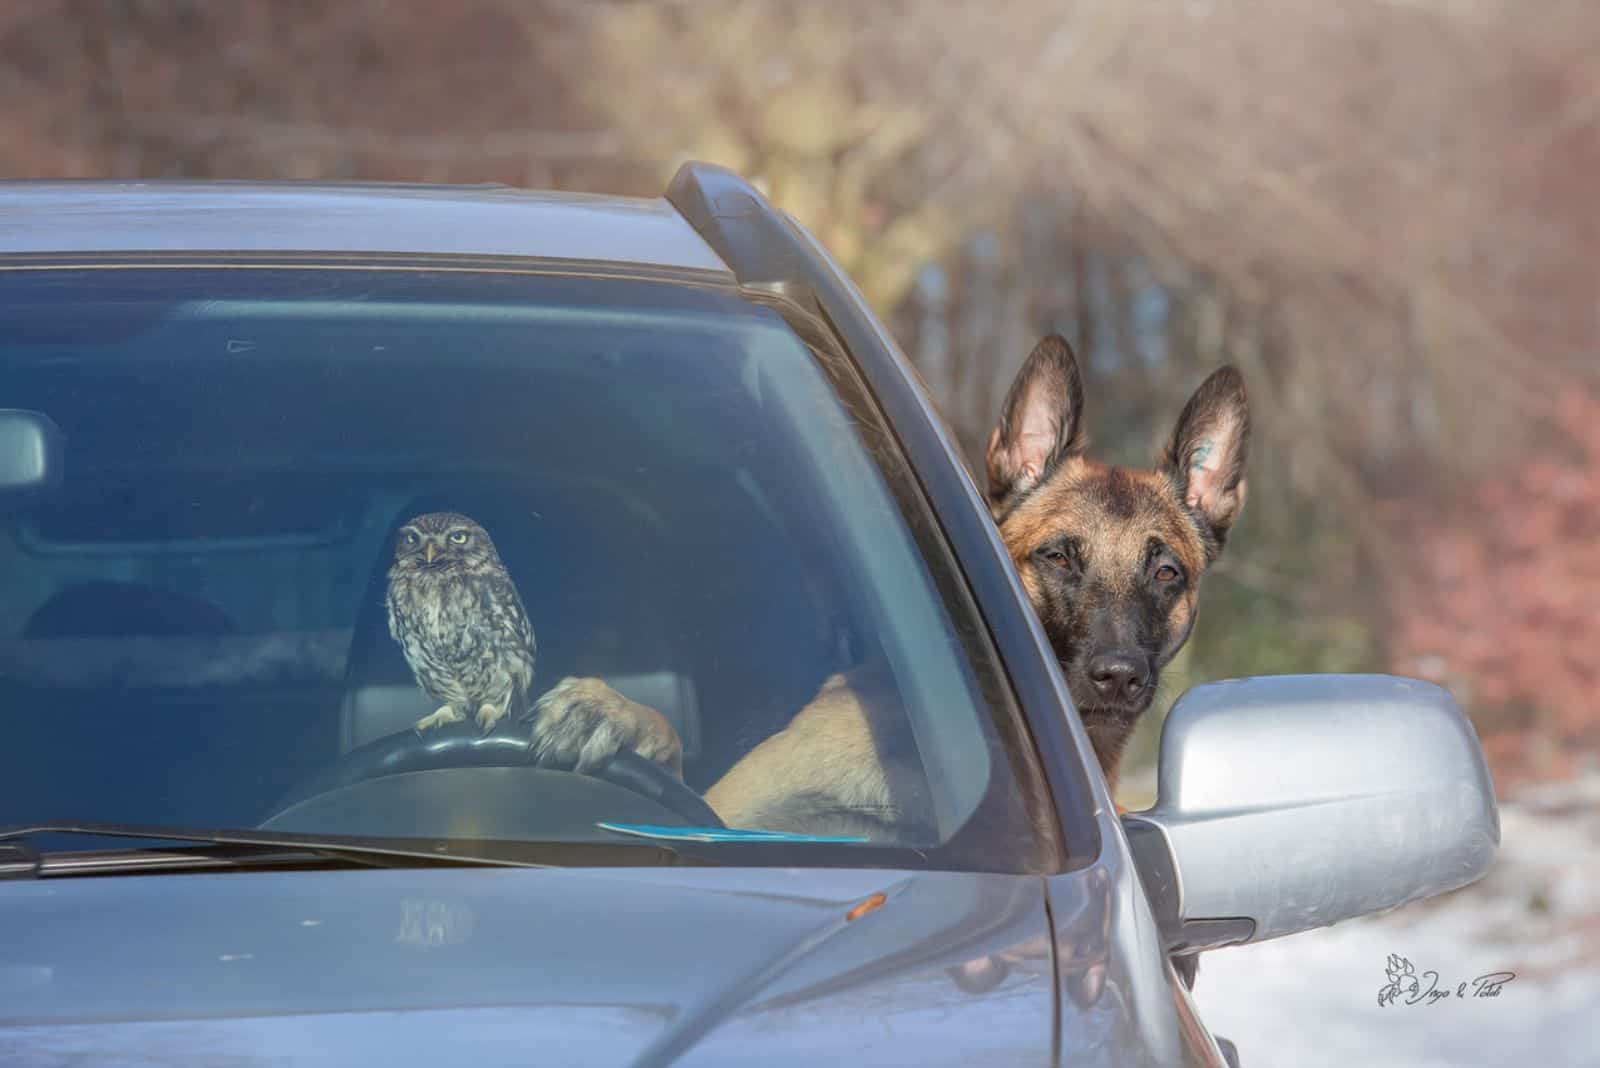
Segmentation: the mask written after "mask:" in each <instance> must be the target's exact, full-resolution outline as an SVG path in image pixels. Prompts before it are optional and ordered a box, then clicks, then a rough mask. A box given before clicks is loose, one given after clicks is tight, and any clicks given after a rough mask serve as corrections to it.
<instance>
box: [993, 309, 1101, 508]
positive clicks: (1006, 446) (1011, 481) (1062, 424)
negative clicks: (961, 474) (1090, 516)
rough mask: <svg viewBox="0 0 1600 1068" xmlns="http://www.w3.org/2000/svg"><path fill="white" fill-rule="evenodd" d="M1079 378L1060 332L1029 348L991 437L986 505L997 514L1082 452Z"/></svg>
mask: <svg viewBox="0 0 1600 1068" xmlns="http://www.w3.org/2000/svg"><path fill="white" fill-rule="evenodd" d="M1083 444H1084V438H1083V379H1082V378H1081V377H1080V376H1079V374H1078V361H1077V358H1076V357H1074V356H1073V355H1072V346H1070V345H1068V344H1067V340H1066V338H1064V337H1062V336H1061V335H1059V334H1051V335H1049V336H1048V337H1045V338H1044V339H1043V340H1041V341H1040V342H1039V343H1038V344H1037V345H1035V346H1034V347H1033V351H1032V352H1031V353H1029V354H1028V358H1027V360H1026V361H1024V363H1023V365H1022V370H1020V371H1018V372H1017V378H1016V381H1014V382H1012V383H1011V389H1010V391H1009V392H1008V393H1007V394H1006V403H1005V407H1004V408H1003V409H1002V410H1001V414H1000V425H998V426H996V427H995V428H994V433H993V434H991V435H989V451H988V456H987V460H988V467H989V504H990V506H991V507H992V508H994V509H996V510H998V509H999V508H1000V507H1001V506H1002V505H1004V504H1005V503H1006V502H1007V501H1010V500H1012V499H1013V498H1015V497H1016V496H1017V495H1018V494H1020V493H1025V492H1027V491H1028V490H1029V489H1031V488H1032V487H1034V486H1035V485H1037V484H1038V483H1039V481H1040V480H1041V479H1043V478H1045V477H1046V476H1047V475H1049V474H1050V472H1051V471H1053V470H1054V469H1055V467H1056V465H1057V464H1059V463H1060V462H1061V461H1062V460H1064V459H1066V458H1067V457H1068V456H1072V455H1074V454H1075V453H1079V452H1081V451H1083Z"/></svg>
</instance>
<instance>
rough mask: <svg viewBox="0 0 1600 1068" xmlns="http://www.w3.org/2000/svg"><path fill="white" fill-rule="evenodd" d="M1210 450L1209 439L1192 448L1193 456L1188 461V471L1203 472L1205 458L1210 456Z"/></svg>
mask: <svg viewBox="0 0 1600 1068" xmlns="http://www.w3.org/2000/svg"><path fill="white" fill-rule="evenodd" d="M1211 448H1212V445H1211V439H1210V438H1207V439H1206V440H1204V441H1202V442H1201V443H1200V444H1198V445H1196V446H1195V448H1194V456H1192V457H1191V458H1190V460H1189V470H1191V471H1204V470H1205V467H1206V457H1208V456H1210V455H1211Z"/></svg>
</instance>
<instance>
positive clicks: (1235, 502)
mask: <svg viewBox="0 0 1600 1068" xmlns="http://www.w3.org/2000/svg"><path fill="white" fill-rule="evenodd" d="M1249 452H1250V404H1249V401H1248V400H1247V399H1246V397H1245V392H1244V377H1243V376H1242V375H1240V374H1239V372H1238V370H1237V369H1236V368H1233V367H1222V368H1219V369H1218V370H1216V371H1214V372H1212V374H1211V377H1210V378H1208V379H1206V380H1205V381H1204V382H1203V383H1201V385H1200V388H1199V389H1197V390H1195V393H1194V396H1192V397H1190V398H1189V403H1188V404H1186V405H1184V408H1183V414H1182V415H1180V416H1178V425H1177V427H1176V428H1175V429H1174V430H1173V432H1172V439H1171V440H1170V441H1168V442H1167V446H1166V448H1165V449H1163V450H1162V452H1161V468H1162V470H1163V471H1165V472H1166V474H1167V476H1168V477H1169V478H1171V479H1172V482H1173V485H1175V486H1176V487H1177V489H1178V493H1179V494H1180V495H1181V496H1182V498H1183V502H1184V504H1185V505H1186V506H1187V507H1188V508H1189V509H1190V511H1192V512H1193V513H1194V514H1195V516H1196V518H1198V519H1199V520H1200V523H1201V526H1202V530H1203V532H1204V533H1205V534H1207V535H1208V536H1209V538H1210V539H1211V542H1212V544H1211V545H1210V546H1209V550H1210V554H1211V556H1213V557H1215V556H1216V555H1217V553H1219V552H1221V551H1222V546H1223V543H1224V542H1226V541H1227V538H1228V528H1229V527H1231V526H1233V521H1234V520H1235V519H1237V518H1238V517H1239V510H1240V509H1241V508H1243V507H1244V495H1245V478H1244V465H1245V460H1246V459H1247V458H1248V456H1249Z"/></svg>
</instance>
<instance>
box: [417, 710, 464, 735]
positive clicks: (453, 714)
mask: <svg viewBox="0 0 1600 1068" xmlns="http://www.w3.org/2000/svg"><path fill="white" fill-rule="evenodd" d="M466 718H467V717H466V716H463V715H462V714H461V713H460V712H457V711H456V710H455V708H454V706H452V705H445V706H444V707H443V708H441V709H439V711H437V712H435V713H434V714H433V715H431V716H423V717H422V718H421V719H419V720H417V731H418V732H419V733H420V732H422V731H426V730H432V729H433V728H434V727H443V726H445V725H447V724H450V723H460V722H461V721H462V720H464V719H466Z"/></svg>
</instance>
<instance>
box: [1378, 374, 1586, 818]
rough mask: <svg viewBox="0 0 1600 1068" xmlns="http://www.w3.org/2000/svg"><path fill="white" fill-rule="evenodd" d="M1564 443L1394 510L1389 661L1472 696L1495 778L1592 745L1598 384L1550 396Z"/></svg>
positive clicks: (1544, 770)
mask: <svg viewBox="0 0 1600 1068" xmlns="http://www.w3.org/2000/svg"><path fill="white" fill-rule="evenodd" d="M1550 417H1551V422H1552V424H1553V425H1554V427H1555V428H1556V429H1558V430H1559V431H1561V433H1562V436H1563V437H1564V438H1566V439H1567V441H1568V442H1570V445H1568V447H1566V448H1564V449H1562V450H1561V451H1560V453H1559V454H1553V453H1550V452H1546V453H1544V454H1542V455H1539V456H1536V457H1531V458H1529V459H1526V460H1524V461H1522V462H1521V463H1519V464H1516V465H1513V466H1512V467H1511V468H1510V469H1509V470H1507V471H1505V472H1503V473H1500V474H1497V475H1494V476H1492V477H1489V478H1486V479H1485V480H1483V481H1482V482H1481V483H1479V484H1478V485H1476V486H1474V487H1472V488H1471V489H1470V490H1469V492H1468V493H1467V494H1466V496H1465V498H1464V500H1463V502H1462V503H1461V504H1458V505H1457V506H1455V507H1451V508H1438V507H1424V506H1420V505H1416V504H1412V505H1409V506H1407V507H1406V508H1403V509H1401V510H1399V511H1398V512H1397V513H1395V519H1396V522H1397V524H1398V525H1399V528H1400V531H1399V532H1400V534H1401V537H1400V538H1399V539H1398V541H1397V543H1398V544H1403V545H1407V546H1409V552H1410V555H1409V556H1408V557H1407V559H1406V560H1405V566H1404V567H1401V568H1397V569H1396V574H1395V576H1394V579H1393V581H1392V582H1391V583H1390V584H1389V589H1390V591H1391V602H1390V607H1391V611H1390V617H1391V621H1392V624H1393V630H1392V632H1391V635H1390V650H1391V655H1392V659H1393V663H1394V666H1395V669H1396V670H1397V671H1400V672H1402V673H1404V674H1408V675H1414V676H1418V677H1421V678H1427V679H1432V680H1434V681H1437V682H1440V683H1442V684H1444V685H1446V686H1448V687H1449V688H1450V689H1451V691H1452V692H1453V693H1454V694H1455V695H1456V696H1457V697H1458V699H1460V700H1461V701H1462V702H1463V703H1464V704H1466V705H1467V706H1468V707H1469V708H1471V709H1472V711H1473V715H1474V719H1475V720H1476V722H1477V725H1478V730H1479V733H1480V734H1481V735H1482V736H1483V738H1484V747H1485V750H1486V752H1487V753H1488V754H1489V759H1490V762H1491V764H1492V765H1493V770H1494V772H1495V779H1496V782H1497V784H1498V785H1500V786H1501V787H1505V786H1507V785H1511V784H1514V783H1516V782H1517V781H1520V780H1522V779H1524V778H1527V777H1529V776H1538V777H1544V776H1550V775H1557V776H1560V775H1565V774H1570V773H1571V772H1572V771H1574V770H1576V768H1577V767H1578V766H1579V762H1580V760H1581V759H1582V758H1583V757H1584V756H1586V755H1588V754H1590V753H1592V752H1594V751H1595V750H1596V749H1600V686H1597V685H1596V684H1597V682H1600V649H1597V646H1600V396H1596V395H1594V394H1593V393H1591V392H1589V391H1587V390H1583V389H1577V388H1575V389H1572V390H1569V391H1566V392H1564V393H1563V394H1562V395H1561V396H1560V397H1559V398H1556V399H1554V400H1553V401H1552V404H1551V412H1550Z"/></svg>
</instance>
